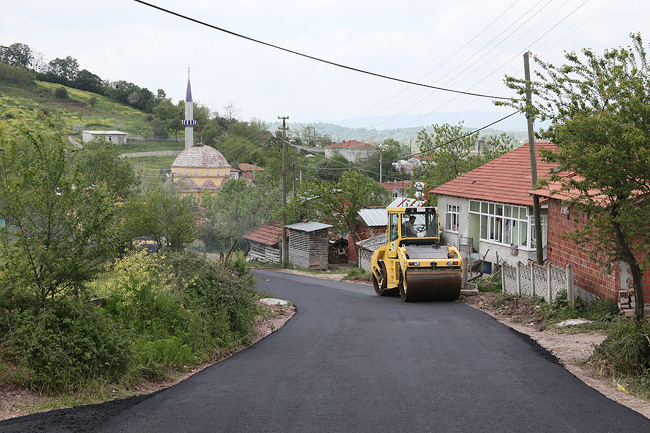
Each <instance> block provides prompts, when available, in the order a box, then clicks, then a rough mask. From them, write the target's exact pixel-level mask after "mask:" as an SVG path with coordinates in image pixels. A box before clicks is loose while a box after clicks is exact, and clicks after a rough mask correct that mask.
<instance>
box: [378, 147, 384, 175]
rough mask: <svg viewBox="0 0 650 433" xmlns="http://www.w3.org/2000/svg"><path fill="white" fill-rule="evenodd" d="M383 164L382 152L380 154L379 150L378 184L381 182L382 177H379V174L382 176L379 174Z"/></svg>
mask: <svg viewBox="0 0 650 433" xmlns="http://www.w3.org/2000/svg"><path fill="white" fill-rule="evenodd" d="M383 163H384V152H382V151H381V149H379V183H382V182H383V180H382V176H381V174H382V173H381V166H382V165H383Z"/></svg>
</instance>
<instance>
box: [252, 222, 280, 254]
mask: <svg viewBox="0 0 650 433" xmlns="http://www.w3.org/2000/svg"><path fill="white" fill-rule="evenodd" d="M244 239H246V240H247V241H248V244H249V245H250V250H249V252H248V256H249V257H250V258H251V259H254V260H262V261H265V262H271V263H280V246H281V244H282V223H280V222H279V221H274V222H272V223H270V224H266V225H263V226H261V227H258V228H257V229H255V230H253V231H252V232H250V233H248V234H247V235H244Z"/></svg>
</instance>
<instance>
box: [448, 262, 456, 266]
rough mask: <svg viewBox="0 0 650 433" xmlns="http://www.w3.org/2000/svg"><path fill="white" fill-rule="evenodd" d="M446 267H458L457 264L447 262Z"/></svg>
mask: <svg viewBox="0 0 650 433" xmlns="http://www.w3.org/2000/svg"><path fill="white" fill-rule="evenodd" d="M447 266H458V262H447Z"/></svg>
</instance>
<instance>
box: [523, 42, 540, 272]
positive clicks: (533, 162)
mask: <svg viewBox="0 0 650 433" xmlns="http://www.w3.org/2000/svg"><path fill="white" fill-rule="evenodd" d="M529 54H530V52H528V51H526V52H525V53H524V78H525V79H526V109H527V110H528V112H527V113H526V119H527V121H528V150H529V153H530V180H531V183H532V187H533V189H534V188H535V187H536V186H537V154H536V153H535V129H534V125H533V121H534V119H533V116H532V114H531V110H532V108H533V96H532V95H533V90H532V87H531V83H530V65H529V62H528V56H529ZM533 217H534V218H535V247H536V250H537V264H538V265H543V264H544V246H543V245H542V216H541V211H540V206H539V196H538V195H536V194H533Z"/></svg>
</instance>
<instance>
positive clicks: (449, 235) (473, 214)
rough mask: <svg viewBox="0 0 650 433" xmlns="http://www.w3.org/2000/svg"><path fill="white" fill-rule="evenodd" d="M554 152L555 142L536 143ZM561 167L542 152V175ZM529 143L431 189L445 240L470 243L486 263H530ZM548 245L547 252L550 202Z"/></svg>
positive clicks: (533, 249)
mask: <svg viewBox="0 0 650 433" xmlns="http://www.w3.org/2000/svg"><path fill="white" fill-rule="evenodd" d="M535 146H536V147H537V150H539V149H540V148H545V149H554V148H555V145H554V144H553V143H550V142H536V143H535ZM556 168H557V164H551V163H548V162H546V161H544V160H543V159H542V158H541V157H540V155H539V151H538V154H537V177H538V179H541V178H545V177H548V176H549V175H550V174H551V172H552V171H553V170H555V169H556ZM531 190H532V183H531V176H530V154H529V147H528V143H526V144H524V145H522V146H520V147H518V148H516V149H514V150H512V151H510V152H508V153H506V154H505V155H502V156H500V157H499V158H496V159H494V160H492V161H490V162H488V163H486V164H484V165H482V166H480V167H478V168H476V169H474V170H472V171H470V172H467V173H465V174H463V175H462V176H459V177H457V178H456V179H454V180H451V181H449V182H447V183H445V184H443V185H440V186H439V187H437V188H434V189H433V190H431V192H432V193H433V194H436V195H437V197H438V211H439V213H440V226H441V229H442V233H443V237H444V240H445V241H446V242H448V243H450V244H452V245H455V246H457V247H458V246H460V245H461V244H463V245H468V244H469V245H470V246H471V249H472V251H473V252H475V253H478V256H480V257H481V258H483V257H484V256H485V261H486V262H492V263H496V262H497V261H498V262H500V263H501V262H506V263H509V264H511V265H515V264H516V262H523V263H527V262H528V261H529V260H535V258H536V244H537V242H536V239H535V231H534V218H533V197H532V195H531V194H530V192H531ZM541 220H542V221H541V222H542V232H543V234H542V246H543V248H544V251H545V253H546V237H547V236H546V226H547V209H546V202H544V203H543V206H542V209H541Z"/></svg>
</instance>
